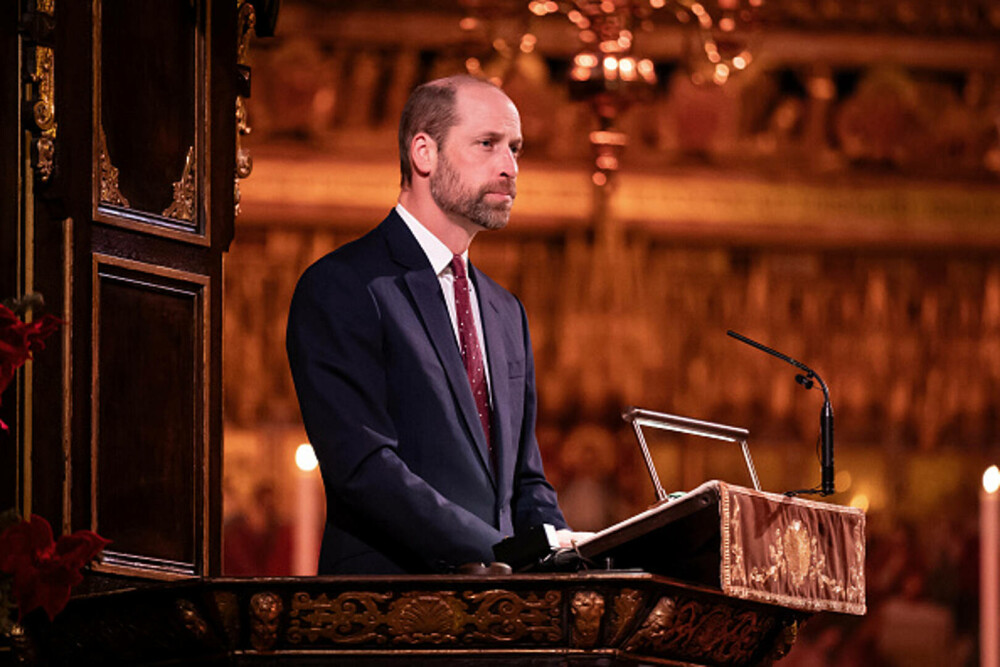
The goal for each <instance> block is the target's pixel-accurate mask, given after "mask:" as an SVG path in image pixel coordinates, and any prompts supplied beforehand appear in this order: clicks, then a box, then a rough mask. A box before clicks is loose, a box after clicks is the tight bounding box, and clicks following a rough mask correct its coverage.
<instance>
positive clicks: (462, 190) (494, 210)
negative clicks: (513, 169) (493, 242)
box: [431, 153, 517, 229]
mask: <svg viewBox="0 0 1000 667" xmlns="http://www.w3.org/2000/svg"><path fill="white" fill-rule="evenodd" d="M438 155H439V156H440V159H439V160H438V169H437V170H436V171H435V172H434V173H433V174H432V175H431V197H432V198H433V199H434V202H435V203H436V204H437V205H438V206H439V207H440V208H441V210H442V211H444V212H445V213H451V214H454V215H460V216H462V217H463V218H466V219H468V220H470V221H472V222H473V223H474V224H476V225H479V226H480V227H482V228H483V229H503V228H504V227H506V226H507V222H508V221H509V220H510V208H511V205H512V204H513V199H514V197H516V196H517V186H516V185H515V184H514V182H513V181H512V180H506V181H497V182H494V183H488V184H486V185H484V186H482V187H481V188H479V191H478V192H471V191H470V190H469V189H467V188H466V187H465V186H464V185H463V184H462V179H461V177H460V176H459V173H458V171H457V170H455V169H454V168H452V166H451V163H450V162H449V161H448V159H447V158H446V157H444V154H443V153H438ZM491 192H506V193H508V194H510V197H511V200H510V201H504V202H501V203H499V204H489V203H487V202H486V195H488V194H489V193H491Z"/></svg>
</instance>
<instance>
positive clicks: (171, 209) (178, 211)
mask: <svg viewBox="0 0 1000 667" xmlns="http://www.w3.org/2000/svg"><path fill="white" fill-rule="evenodd" d="M196 173H197V165H196V163H195V158H194V146H190V147H189V148H188V152H187V157H186V158H185V159H184V172H183V173H182V174H181V180H179V181H177V182H175V183H174V185H173V187H174V201H173V202H172V203H171V204H170V206H168V207H167V208H166V209H165V210H164V211H163V215H164V216H165V217H167V218H174V219H175V220H185V221H187V222H191V221H192V220H194V208H195V198H196V195H197V188H196V183H195V175H196Z"/></svg>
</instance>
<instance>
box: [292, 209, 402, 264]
mask: <svg viewBox="0 0 1000 667" xmlns="http://www.w3.org/2000/svg"><path fill="white" fill-rule="evenodd" d="M393 215H394V214H390V215H389V216H388V217H387V218H386V219H385V220H383V221H382V222H381V223H380V224H378V225H377V226H375V227H374V228H372V229H370V230H369V231H368V232H366V233H365V234H364V235H362V236H360V237H358V238H356V239H354V240H352V241H349V242H347V243H345V244H343V245H342V246H340V247H338V248H336V249H334V250H331V251H330V252H328V253H327V254H325V255H323V256H322V257H320V258H319V259H317V260H316V261H315V262H313V263H312V264H311V265H310V266H309V268H307V269H306V270H305V272H304V273H303V274H302V280H306V281H308V280H317V279H325V278H329V277H331V276H334V275H343V274H345V273H346V274H355V275H357V276H358V277H361V276H362V275H363V274H364V273H365V272H367V271H371V270H378V267H380V266H381V265H382V264H383V263H384V261H385V260H386V259H387V258H388V255H389V253H388V248H387V243H386V233H387V231H386V227H387V223H389V221H390V220H391V218H392V216H393Z"/></svg>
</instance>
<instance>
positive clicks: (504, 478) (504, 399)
mask: <svg viewBox="0 0 1000 667" xmlns="http://www.w3.org/2000/svg"><path fill="white" fill-rule="evenodd" d="M469 266H470V267H471V268H472V270H471V272H470V273H471V275H472V279H473V282H474V283H475V286H476V294H477V295H478V297H479V315H480V317H481V319H482V323H483V338H484V342H485V345H486V357H487V360H488V361H489V369H487V372H488V373H489V374H490V389H491V393H492V396H493V406H492V407H493V453H494V455H495V456H496V467H497V478H498V479H497V484H498V485H499V488H501V489H505V488H510V484H511V480H512V479H513V475H514V461H515V458H516V455H517V452H516V451H513V448H511V447H510V446H509V443H511V442H517V441H518V436H517V434H516V433H508V428H509V427H508V424H510V410H511V405H510V386H509V381H510V378H509V372H508V364H507V359H508V357H507V336H506V335H505V334H504V328H505V325H506V323H505V322H504V320H503V317H502V316H501V314H500V308H499V305H498V304H499V301H498V299H497V295H496V294H495V289H494V287H493V285H492V283H490V281H488V280H483V279H482V274H481V273H480V272H479V270H478V269H476V268H475V267H474V266H472V264H471V263H470V265H469Z"/></svg>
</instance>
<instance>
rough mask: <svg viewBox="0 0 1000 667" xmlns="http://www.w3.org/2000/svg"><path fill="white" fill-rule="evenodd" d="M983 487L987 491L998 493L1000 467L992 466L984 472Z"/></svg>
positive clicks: (999, 487)
mask: <svg viewBox="0 0 1000 667" xmlns="http://www.w3.org/2000/svg"><path fill="white" fill-rule="evenodd" d="M983 488H984V489H986V493H996V492H997V489H1000V468H997V467H996V466H990V467H989V468H987V469H986V472H984V473H983Z"/></svg>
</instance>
